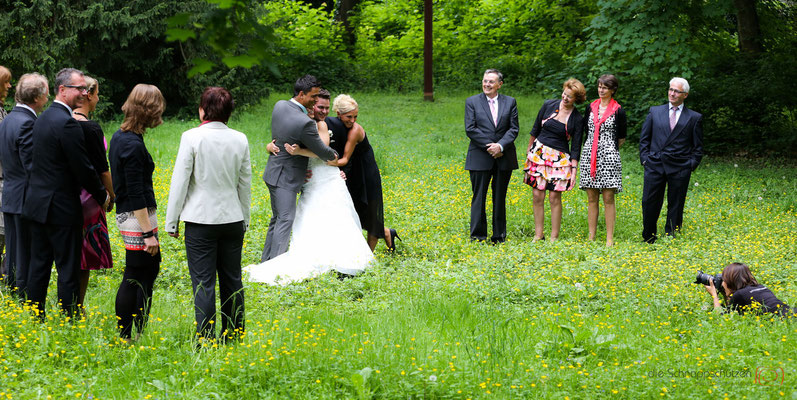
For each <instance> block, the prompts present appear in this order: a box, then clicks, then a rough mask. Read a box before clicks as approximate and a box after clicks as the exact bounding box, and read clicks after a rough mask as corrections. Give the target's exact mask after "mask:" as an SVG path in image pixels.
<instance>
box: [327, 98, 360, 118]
mask: <svg viewBox="0 0 797 400" xmlns="http://www.w3.org/2000/svg"><path fill="white" fill-rule="evenodd" d="M358 108H360V106H358V105H357V102H356V101H355V100H354V98H353V97H351V96H349V95H348V94H339V95H338V96H337V97H335V100H333V101H332V111H334V112H336V113H338V114H339V115H340V114H346V113H347V112H350V111H354V110H356V109H358Z"/></svg>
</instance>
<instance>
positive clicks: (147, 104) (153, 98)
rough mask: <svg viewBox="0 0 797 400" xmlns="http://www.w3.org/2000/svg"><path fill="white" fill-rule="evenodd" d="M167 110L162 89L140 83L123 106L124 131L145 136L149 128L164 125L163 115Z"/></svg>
mask: <svg viewBox="0 0 797 400" xmlns="http://www.w3.org/2000/svg"><path fill="white" fill-rule="evenodd" d="M165 108H166V100H164V99H163V95H162V94H161V91H160V89H158V88H157V87H156V86H154V85H146V84H143V83H139V84H138V85H136V87H134V88H133V91H131V92H130V95H129V96H127V101H125V104H124V105H122V112H124V113H125V119H124V121H122V130H123V131H129V132H134V133H138V134H143V133H144V131H146V130H147V128H154V127H156V126H158V125H160V124H162V123H163V120H162V119H161V115H162V114H163V110H164V109H165Z"/></svg>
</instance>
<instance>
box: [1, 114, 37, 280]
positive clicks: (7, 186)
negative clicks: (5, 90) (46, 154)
mask: <svg viewBox="0 0 797 400" xmlns="http://www.w3.org/2000/svg"><path fill="white" fill-rule="evenodd" d="M35 121H36V114H34V113H33V112H32V111H31V110H29V109H27V108H25V107H20V106H16V107H14V109H13V110H11V112H10V113H9V114H8V116H7V117H6V118H5V119H4V120H3V122H2V123H0V162H1V163H2V165H3V178H4V186H3V201H2V203H3V206H2V211H3V217H4V219H5V231H6V249H7V256H6V264H7V268H8V271H7V276H6V284H7V285H8V286H9V287H10V288H18V289H19V290H20V291H21V292H22V291H24V288H25V281H26V279H27V273H28V262H29V260H30V237H29V235H28V233H27V228H26V225H25V222H24V220H23V219H22V204H23V202H24V200H25V192H26V191H27V188H28V174H30V170H31V167H32V165H33V123H34V122H35Z"/></svg>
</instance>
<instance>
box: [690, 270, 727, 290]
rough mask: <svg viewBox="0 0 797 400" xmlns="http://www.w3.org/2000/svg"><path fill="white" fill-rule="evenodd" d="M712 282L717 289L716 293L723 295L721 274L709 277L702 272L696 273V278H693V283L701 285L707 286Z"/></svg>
mask: <svg viewBox="0 0 797 400" xmlns="http://www.w3.org/2000/svg"><path fill="white" fill-rule="evenodd" d="M711 281H714V288H715V289H717V293H723V294H724V293H725V291H724V290H722V273H719V274H717V275H714V276H711V275H709V274H704V273H703V271H697V276H696V277H695V283H700V284H703V285H706V286H708V285H709V282H711Z"/></svg>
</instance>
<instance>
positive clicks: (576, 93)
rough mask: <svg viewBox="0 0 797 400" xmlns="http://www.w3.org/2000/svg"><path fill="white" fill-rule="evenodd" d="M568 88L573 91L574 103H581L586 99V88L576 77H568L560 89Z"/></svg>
mask: <svg viewBox="0 0 797 400" xmlns="http://www.w3.org/2000/svg"><path fill="white" fill-rule="evenodd" d="M565 89H570V90H572V91H573V101H574V102H575V103H576V104H581V103H583V102H584V100H586V99H587V88H585V87H584V84H583V83H581V81H580V80H578V79H576V78H570V79H568V80H566V81H565V84H564V85H562V90H565Z"/></svg>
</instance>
